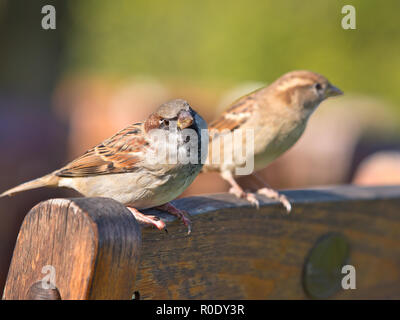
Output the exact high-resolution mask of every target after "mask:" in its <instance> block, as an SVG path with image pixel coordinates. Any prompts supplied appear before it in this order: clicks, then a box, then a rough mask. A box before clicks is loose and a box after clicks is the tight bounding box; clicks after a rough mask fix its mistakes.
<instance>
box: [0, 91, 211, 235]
mask: <svg viewBox="0 0 400 320" xmlns="http://www.w3.org/2000/svg"><path fill="white" fill-rule="evenodd" d="M172 125H174V127H172ZM206 128H207V125H206V123H205V121H204V120H203V119H202V118H201V117H200V116H199V115H198V114H197V113H196V112H195V111H194V110H193V109H192V108H191V107H190V106H189V104H188V103H187V102H186V101H185V100H182V99H177V100H172V101H170V102H167V103H165V104H163V105H161V106H160V107H159V108H158V109H157V110H156V111H155V112H154V113H152V114H151V115H150V116H149V117H148V119H147V120H146V121H145V122H144V123H136V124H133V125H130V126H128V127H127V128H125V129H123V130H121V131H119V132H118V133H117V134H115V135H114V136H112V137H111V138H109V139H107V140H104V141H103V142H102V143H100V144H98V145H97V146H95V147H94V148H92V149H90V150H88V151H87V152H86V153H85V154H83V155H82V156H80V157H79V158H77V159H75V160H73V161H71V162H70V163H68V164H67V165H66V166H64V167H62V168H61V169H58V170H56V171H54V172H52V173H50V174H48V175H46V176H44V177H41V178H38V179H36V180H33V181H29V182H26V183H23V184H21V185H19V186H17V187H15V188H12V189H10V190H7V191H5V192H3V193H2V194H1V195H0V197H3V196H6V195H12V194H14V193H18V192H22V191H25V190H29V189H34V188H39V187H68V188H72V189H75V190H77V191H78V192H80V193H81V194H83V195H84V196H88V197H109V198H113V199H115V200H117V201H119V202H121V203H123V204H125V205H126V206H127V207H128V208H129V209H130V210H131V211H132V213H133V214H134V215H135V217H136V218H137V219H138V220H139V221H140V222H143V223H147V224H153V225H155V226H156V227H157V228H160V229H162V228H164V226H165V225H164V223H163V222H162V221H158V220H157V219H156V218H154V217H148V216H144V215H143V214H141V213H140V212H139V211H137V210H136V209H143V208H151V207H160V206H162V207H163V209H165V210H167V211H168V212H170V213H172V214H174V215H177V216H178V217H179V218H181V219H182V220H183V222H184V223H185V224H186V225H187V226H188V228H189V230H190V221H189V219H188V218H187V217H186V216H185V214H184V212H181V211H180V210H178V209H176V208H173V207H172V206H171V205H166V204H167V203H168V202H169V201H171V200H173V199H175V198H176V197H177V196H179V195H180V194H181V193H182V192H183V191H184V190H185V189H186V188H187V187H188V186H189V185H190V183H191V182H192V181H193V180H194V178H195V177H196V176H197V174H198V173H199V172H200V170H201V167H202V161H201V159H200V152H199V154H198V157H199V159H198V163H196V164H194V163H179V162H177V163H167V164H165V163H159V162H156V163H154V158H157V153H158V152H159V150H160V149H159V148H158V147H159V144H161V142H157V141H156V140H154V139H153V138H152V137H151V134H150V133H151V132H152V130H153V129H159V130H162V131H163V132H165V133H166V134H167V135H169V134H174V135H176V136H177V144H171V145H169V140H168V142H165V143H164V145H165V144H167V147H171V148H178V152H179V151H180V150H181V151H182V152H187V148H188V145H187V144H185V143H184V138H183V133H182V130H184V129H193V130H194V131H195V132H197V133H198V135H199V136H200V130H201V129H206ZM172 132H173V133H172ZM199 150H201V147H200V148H199Z"/></svg>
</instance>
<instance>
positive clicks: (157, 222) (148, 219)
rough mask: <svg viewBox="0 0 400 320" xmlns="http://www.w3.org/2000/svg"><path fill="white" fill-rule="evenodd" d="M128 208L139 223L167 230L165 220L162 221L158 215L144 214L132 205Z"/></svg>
mask: <svg viewBox="0 0 400 320" xmlns="http://www.w3.org/2000/svg"><path fill="white" fill-rule="evenodd" d="M127 208H128V210H129V211H130V212H131V213H132V214H133V216H134V217H135V218H136V220H137V221H138V222H139V224H142V225H149V226H155V227H156V228H157V229H158V230H162V229H165V230H167V229H166V228H165V222H164V221H162V220H161V219H160V218H158V217H156V216H151V215H146V214H143V213H141V212H140V211H139V210H137V209H135V208H132V207H127ZM167 232H168V231H167Z"/></svg>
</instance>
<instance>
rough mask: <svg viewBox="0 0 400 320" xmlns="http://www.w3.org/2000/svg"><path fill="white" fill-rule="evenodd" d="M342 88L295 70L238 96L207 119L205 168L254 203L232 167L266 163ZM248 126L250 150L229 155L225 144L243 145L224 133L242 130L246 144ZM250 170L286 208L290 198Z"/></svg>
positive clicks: (234, 150) (229, 147)
mask: <svg viewBox="0 0 400 320" xmlns="http://www.w3.org/2000/svg"><path fill="white" fill-rule="evenodd" d="M341 94H343V92H342V91H341V90H339V89H338V88H336V87H335V86H333V85H332V84H330V83H329V81H328V80H327V79H326V78H325V77H323V76H322V75H320V74H317V73H314V72H311V71H293V72H289V73H287V74H285V75H283V76H282V77H280V78H279V79H277V80H276V81H275V82H273V83H272V84H271V85H269V86H267V87H265V88H261V89H258V90H256V91H254V92H252V93H250V94H248V95H246V96H244V97H242V98H240V99H238V100H237V101H236V102H234V103H233V104H232V105H231V106H230V107H229V108H228V109H227V110H226V111H225V112H224V113H223V114H222V115H221V116H220V117H219V118H217V119H216V120H215V121H214V122H212V123H211V124H210V125H209V129H210V143H209V151H208V159H207V162H206V164H205V165H204V167H203V172H207V171H218V172H220V174H221V176H222V178H223V179H225V180H226V181H228V182H229V184H230V185H231V189H230V192H231V193H233V194H234V195H236V196H237V197H239V198H246V199H247V200H248V201H250V202H251V203H252V204H254V205H256V206H257V207H258V200H257V199H256V197H255V195H254V194H253V193H246V192H244V191H243V189H242V188H241V187H240V186H239V184H238V183H237V182H236V181H235V178H234V177H235V175H237V174H235V171H236V170H237V169H238V168H240V167H243V166H244V165H245V163H247V162H248V161H252V160H254V171H257V170H260V169H262V168H265V167H266V166H267V165H268V164H269V163H271V162H272V161H273V160H275V159H276V158H277V157H279V156H280V155H281V154H282V153H284V152H285V151H286V150H288V149H289V148H290V147H291V146H293V144H294V143H296V141H297V140H298V139H299V138H300V137H301V135H302V134H303V132H304V129H305V128H306V125H307V121H308V119H309V117H310V115H311V114H312V113H313V111H314V110H315V109H316V108H317V106H318V105H319V104H320V103H321V102H322V101H323V100H325V99H326V98H328V97H332V96H337V95H341ZM247 129H250V130H252V132H253V137H252V138H251V140H252V141H250V140H247V143H254V144H253V147H254V153H252V154H249V155H246V156H244V157H234V156H232V157H227V156H226V155H227V153H226V150H228V155H229V152H230V153H237V154H242V151H243V150H237V149H238V148H241V147H242V146H241V145H239V144H237V141H236V140H234V139H231V140H229V139H228V140H224V138H226V136H227V135H229V134H231V135H232V134H235V133H237V132H238V131H240V130H241V131H242V136H241V138H240V139H241V142H243V144H242V145H246V139H250V138H246V137H247V136H246V135H245V131H246V130H247ZM239 141H240V140H239ZM229 150H231V151H229ZM224 152H225V153H224ZM253 156H254V158H253ZM249 157H252V159H250V158H249ZM240 158H241V159H240ZM250 174H252V175H253V176H254V177H255V178H256V179H257V180H258V181H259V182H260V183H262V184H263V186H264V187H263V188H261V189H259V190H258V191H257V193H259V194H264V195H265V196H267V197H269V198H272V199H275V200H279V201H280V202H281V203H282V204H283V205H284V206H285V208H286V210H287V211H288V212H290V210H291V204H290V202H289V201H288V199H287V198H286V197H285V196H284V195H282V194H279V193H278V192H276V191H275V190H273V189H271V188H270V187H268V185H267V184H266V183H264V182H263V181H262V180H261V178H259V177H258V176H256V175H255V174H254V173H253V172H250Z"/></svg>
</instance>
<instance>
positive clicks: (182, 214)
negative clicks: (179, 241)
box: [156, 203, 192, 234]
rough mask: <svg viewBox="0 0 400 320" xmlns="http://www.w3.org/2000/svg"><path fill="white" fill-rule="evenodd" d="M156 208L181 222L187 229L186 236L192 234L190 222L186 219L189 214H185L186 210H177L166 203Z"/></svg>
mask: <svg viewBox="0 0 400 320" xmlns="http://www.w3.org/2000/svg"><path fill="white" fill-rule="evenodd" d="M156 208H157V209H159V210H162V211H166V212H168V213H169V214H172V215H174V216H176V217H178V218H179V219H180V220H181V221H182V222H183V224H184V225H185V226H186V227H187V228H188V233H187V234H190V233H191V232H192V222H191V221H190V219H189V218H188V217H190V214H189V212H187V211H186V210H181V209H178V208H176V207H175V206H173V205H172V204H171V203H166V204H164V205H162V206H158V207H156Z"/></svg>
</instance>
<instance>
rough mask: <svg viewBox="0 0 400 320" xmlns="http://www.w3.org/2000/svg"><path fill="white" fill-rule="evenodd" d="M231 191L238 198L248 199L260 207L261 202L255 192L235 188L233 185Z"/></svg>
mask: <svg viewBox="0 0 400 320" xmlns="http://www.w3.org/2000/svg"><path fill="white" fill-rule="evenodd" d="M229 193H232V194H233V195H235V196H236V197H237V198H243V199H246V200H247V201H248V202H250V203H251V204H252V205H253V206H255V207H256V208H257V209H259V208H260V202H259V201H258V200H257V198H256V195H255V194H254V193H250V192H244V191H243V190H239V189H237V188H233V187H232V188H230V189H229Z"/></svg>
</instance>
